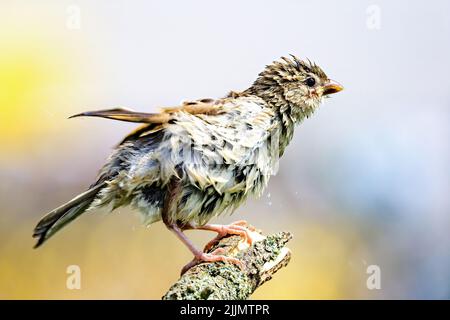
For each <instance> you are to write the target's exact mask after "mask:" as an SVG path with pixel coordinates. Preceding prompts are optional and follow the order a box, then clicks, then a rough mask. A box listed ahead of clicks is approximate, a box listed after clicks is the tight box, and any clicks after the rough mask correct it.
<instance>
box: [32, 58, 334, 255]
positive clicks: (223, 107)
mask: <svg viewBox="0 0 450 320" xmlns="http://www.w3.org/2000/svg"><path fill="white" fill-rule="evenodd" d="M340 90H342V87H341V86H340V85H339V84H337V83H336V82H333V81H332V80H329V79H328V77H327V76H326V74H325V73H324V72H323V71H322V69H320V68H319V67H318V66H317V65H315V64H313V63H311V62H309V61H308V62H305V61H302V60H300V59H298V58H296V57H294V56H292V59H288V58H284V57H283V58H281V60H280V61H275V62H273V63H272V64H270V65H268V66H267V67H266V68H265V69H264V71H263V72H262V73H260V75H259V76H258V78H257V79H256V81H255V82H254V83H253V85H252V86H250V88H248V89H247V90H244V91H242V92H231V93H230V94H228V95H227V96H226V97H224V98H221V99H202V100H197V101H191V102H185V103H183V104H182V105H181V106H177V107H173V108H164V109H163V110H162V111H161V112H160V113H143V112H134V111H132V110H129V109H122V108H115V109H109V110H101V111H90V112H84V113H81V114H77V115H75V116H73V117H79V116H91V117H102V118H108V119H113V120H120V121H130V122H139V123H144V125H143V126H141V127H139V128H137V129H136V130H135V131H133V132H132V133H130V134H129V135H128V136H127V137H125V138H124V139H123V140H122V142H121V143H120V144H119V145H118V146H117V147H116V148H115V150H114V152H113V154H112V155H111V156H110V158H109V159H108V161H107V163H106V164H105V165H104V167H103V168H102V169H101V171H100V173H99V176H98V177H97V180H96V182H95V183H93V184H92V185H91V187H90V188H89V190H88V191H86V192H85V193H83V194H81V195H80V196H78V197H77V198H75V199H73V200H71V201H70V202H68V203H67V204H65V205H63V206H61V207H59V208H57V209H55V210H53V211H51V212H50V213H48V214H47V215H46V216H45V217H44V218H42V220H41V221H40V222H39V223H38V225H37V226H36V228H35V231H34V236H35V237H37V238H38V242H37V244H36V247H37V246H39V245H41V244H42V243H43V242H44V241H45V240H47V239H48V238H49V237H51V236H52V235H53V234H54V233H55V232H56V231H58V230H59V229H61V228H62V227H63V226H65V225H67V223H68V222H70V221H72V220H73V219H75V218H76V217H78V216H79V215H80V214H82V213H83V212H85V211H87V210H92V209H95V208H99V207H102V206H107V205H109V206H110V207H111V208H112V209H115V208H117V207H119V206H122V205H127V204H131V205H132V206H133V207H135V208H137V209H139V210H140V212H141V213H142V216H143V218H144V220H145V223H147V224H150V223H153V222H155V221H159V220H162V221H163V222H164V223H165V224H166V226H167V227H168V228H169V229H170V230H172V231H173V232H174V233H175V234H176V235H177V236H178V237H179V238H180V240H181V241H182V242H183V243H185V244H186V245H187V246H188V247H189V249H190V250H191V251H192V252H193V253H194V256H195V259H194V260H195V261H197V262H198V261H230V262H234V263H238V261H236V260H235V259H231V258H226V257H223V256H221V255H220V254H219V253H216V254H206V253H203V252H201V251H200V250H198V249H196V248H195V247H194V246H193V245H192V243H191V242H190V241H189V239H187V238H186V236H185V235H184V233H183V230H186V229H202V230H211V231H216V232H218V233H219V236H223V235H225V234H228V233H233V234H239V235H242V236H243V237H246V238H247V240H248V241H250V242H251V239H249V237H248V234H249V233H248V229H247V228H246V225H245V223H243V222H238V223H235V224H231V225H228V226H220V225H211V224H207V222H208V221H209V220H210V219H211V218H212V217H214V216H217V215H219V214H221V213H223V212H226V211H229V212H232V211H233V210H234V209H235V208H237V207H238V206H239V205H240V204H241V203H242V202H243V201H245V199H246V198H247V197H248V196H249V195H260V194H261V193H262V191H263V190H264V188H265V187H266V185H267V183H268V180H269V178H270V176H271V175H273V174H275V172H276V168H277V163H278V158H279V157H280V156H281V155H282V154H283V153H284V151H285V148H286V146H287V145H288V144H289V142H290V140H291V139H292V136H293V132H294V128H295V125H296V124H298V123H300V122H301V121H302V120H303V119H304V118H307V117H309V116H310V115H311V114H312V113H313V112H314V111H315V110H316V109H317V108H318V106H319V104H320V102H321V101H322V98H323V97H324V96H327V95H329V94H331V93H335V92H339V91H340Z"/></svg>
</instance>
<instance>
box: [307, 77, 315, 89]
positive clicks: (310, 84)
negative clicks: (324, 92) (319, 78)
mask: <svg viewBox="0 0 450 320" xmlns="http://www.w3.org/2000/svg"><path fill="white" fill-rule="evenodd" d="M305 83H306V85H307V86H308V87H314V85H315V84H316V79H314V78H313V77H309V78H307V79H306V81H305Z"/></svg>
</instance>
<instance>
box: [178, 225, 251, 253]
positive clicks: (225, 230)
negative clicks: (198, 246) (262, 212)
mask: <svg viewBox="0 0 450 320" xmlns="http://www.w3.org/2000/svg"><path fill="white" fill-rule="evenodd" d="M187 228H188V229H197V230H207V231H214V232H217V236H216V237H215V238H214V239H212V240H211V241H209V242H208V243H207V244H206V246H205V248H204V249H203V251H208V250H210V249H211V248H212V247H213V246H214V245H215V244H217V243H218V242H219V241H220V240H222V239H223V238H224V237H226V236H228V235H238V236H241V237H242V238H243V239H244V240H245V241H246V242H247V243H248V245H249V246H251V245H252V244H253V242H254V239H253V237H252V232H253V231H255V230H256V229H255V228H254V227H253V226H251V225H249V224H248V223H247V221H245V220H239V221H235V222H232V223H230V224H228V225H221V224H205V225H203V226H193V225H188V226H187Z"/></svg>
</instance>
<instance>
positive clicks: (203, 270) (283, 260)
mask: <svg viewBox="0 0 450 320" xmlns="http://www.w3.org/2000/svg"><path fill="white" fill-rule="evenodd" d="M254 237H256V239H257V241H256V242H255V243H254V244H253V245H252V246H251V247H249V246H248V245H246V244H244V243H243V242H242V241H241V238H240V237H239V236H230V237H227V238H224V239H222V240H221V241H220V242H219V243H218V244H217V245H216V246H215V247H213V248H212V249H211V251H213V250H215V249H217V248H223V249H225V255H227V256H232V257H236V258H238V259H240V260H241V261H242V262H243V268H242V269H241V268H239V266H237V265H233V264H229V263H223V262H215V263H202V264H199V265H197V266H195V267H193V268H191V269H190V270H188V271H187V272H186V273H185V274H184V275H182V276H181V277H180V279H179V280H178V281H177V282H176V283H175V284H174V285H172V287H171V288H170V289H169V291H168V292H167V293H166V294H165V295H164V296H163V297H162V298H163V300H244V299H247V298H249V297H250V295H251V294H252V293H253V292H254V291H255V290H256V289H257V288H258V287H259V286H261V285H262V284H263V283H264V282H266V281H268V280H270V279H271V278H272V276H273V275H274V273H276V272H277V271H278V270H279V269H280V268H282V267H284V266H286V265H287V264H288V263H289V260H290V258H291V252H290V250H289V249H288V248H287V247H286V246H285V245H286V243H287V242H288V241H289V240H290V239H291V238H292V235H291V234H290V233H289V232H279V233H276V234H273V235H270V236H267V237H263V236H262V235H260V234H259V233H256V232H254Z"/></svg>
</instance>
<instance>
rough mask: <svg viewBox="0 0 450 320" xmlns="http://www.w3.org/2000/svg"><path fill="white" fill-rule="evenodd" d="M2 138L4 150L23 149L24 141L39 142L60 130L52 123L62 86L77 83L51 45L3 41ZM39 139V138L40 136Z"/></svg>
mask: <svg viewBox="0 0 450 320" xmlns="http://www.w3.org/2000/svg"><path fill="white" fill-rule="evenodd" d="M0 48H1V50H0V137H1V142H2V146H3V147H7V148H12V149H14V148H17V147H19V148H20V141H21V139H23V138H24V137H27V138H33V137H35V138H39V137H40V136H41V135H43V134H46V133H49V132H52V130H55V129H56V128H57V127H58V126H57V124H56V123H55V124H54V125H51V123H46V124H45V125H42V124H43V123H44V122H48V120H47V119H48V117H49V116H51V115H52V113H53V112H54V109H55V108H57V105H56V103H55V102H56V101H55V99H56V98H57V96H58V95H60V94H61V93H62V94H64V93H63V92H57V91H58V90H60V89H61V88H64V86H62V84H66V85H67V83H70V82H73V79H69V78H67V74H70V72H69V67H68V64H65V63H62V62H61V61H59V60H61V59H62V58H63V57H64V56H63V55H61V54H55V48H54V47H53V48H52V47H51V44H50V43H44V42H39V41H38V40H37V39H33V38H25V39H16V40H11V41H8V40H0ZM36 135H37V136H36Z"/></svg>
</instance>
